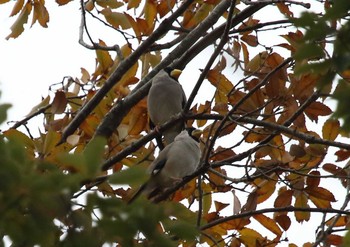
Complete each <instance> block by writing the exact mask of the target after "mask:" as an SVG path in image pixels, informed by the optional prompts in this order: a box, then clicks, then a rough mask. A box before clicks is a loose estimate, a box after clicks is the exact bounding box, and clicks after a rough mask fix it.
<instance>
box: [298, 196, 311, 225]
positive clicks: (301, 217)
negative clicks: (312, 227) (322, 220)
mask: <svg viewBox="0 0 350 247" xmlns="http://www.w3.org/2000/svg"><path fill="white" fill-rule="evenodd" d="M294 206H295V207H297V208H304V209H308V208H310V206H309V205H308V198H307V196H306V195H305V193H299V194H298V195H297V196H296V197H295V203H294ZM294 214H295V219H296V220H297V221H298V222H303V221H309V219H310V212H308V211H295V212H294Z"/></svg>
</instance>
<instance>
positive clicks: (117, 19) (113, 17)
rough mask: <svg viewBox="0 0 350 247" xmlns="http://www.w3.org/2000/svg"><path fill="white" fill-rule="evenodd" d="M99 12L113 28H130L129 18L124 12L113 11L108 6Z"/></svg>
mask: <svg viewBox="0 0 350 247" xmlns="http://www.w3.org/2000/svg"><path fill="white" fill-rule="evenodd" d="M100 13H101V14H103V15H104V17H105V18H106V21H107V22H108V23H109V24H111V25H112V26H113V27H114V28H122V29H124V30H126V29H129V28H131V24H130V22H129V19H128V18H127V16H126V15H125V14H124V13H119V12H113V11H112V10H111V9H110V8H105V9H103V10H101V11H100Z"/></svg>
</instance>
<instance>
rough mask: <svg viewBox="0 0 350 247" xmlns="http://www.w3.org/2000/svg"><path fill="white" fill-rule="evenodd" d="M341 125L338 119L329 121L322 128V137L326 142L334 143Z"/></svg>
mask: <svg viewBox="0 0 350 247" xmlns="http://www.w3.org/2000/svg"><path fill="white" fill-rule="evenodd" d="M339 131H340V123H339V120H337V119H328V120H327V121H326V122H325V123H324V125H323V127H322V136H323V138H324V139H326V140H330V141H334V140H335V138H337V136H338V135H339Z"/></svg>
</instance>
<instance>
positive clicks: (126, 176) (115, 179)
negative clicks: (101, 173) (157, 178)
mask: <svg viewBox="0 0 350 247" xmlns="http://www.w3.org/2000/svg"><path fill="white" fill-rule="evenodd" d="M148 178H149V175H148V174H147V173H146V171H145V169H144V168H143V167H140V166H133V167H131V168H128V169H125V170H122V171H120V172H117V173H115V174H113V175H112V176H111V177H110V178H109V182H110V183H111V184H129V185H140V184H142V183H143V182H145V181H146V180H147V179H148Z"/></svg>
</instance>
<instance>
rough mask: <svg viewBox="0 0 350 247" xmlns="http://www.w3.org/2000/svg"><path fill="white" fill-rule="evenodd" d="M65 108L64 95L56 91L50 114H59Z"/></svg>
mask: <svg viewBox="0 0 350 247" xmlns="http://www.w3.org/2000/svg"><path fill="white" fill-rule="evenodd" d="M66 106H67V98H66V94H65V93H64V92H63V91H57V92H56V93H55V97H54V99H53V101H52V104H51V112H52V113H53V114H61V113H63V112H64V110H65V109H66Z"/></svg>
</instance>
